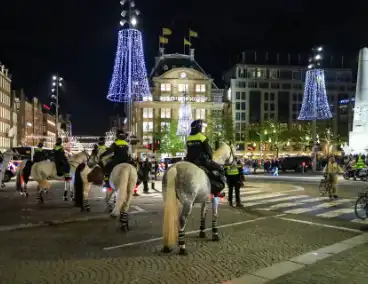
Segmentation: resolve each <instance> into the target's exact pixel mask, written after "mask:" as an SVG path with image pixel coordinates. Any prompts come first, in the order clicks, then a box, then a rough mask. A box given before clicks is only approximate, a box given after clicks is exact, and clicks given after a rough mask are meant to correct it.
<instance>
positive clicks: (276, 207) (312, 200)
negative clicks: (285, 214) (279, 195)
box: [258, 195, 329, 211]
mask: <svg viewBox="0 0 368 284" xmlns="http://www.w3.org/2000/svg"><path fill="white" fill-rule="evenodd" d="M296 196H301V195H296ZM303 196H306V197H308V195H303ZM328 199H329V198H328V197H316V198H310V199H304V200H300V201H296V202H285V203H279V204H275V205H272V206H270V207H266V208H258V210H265V211H271V210H275V209H279V208H286V207H294V206H300V205H304V204H305V203H312V202H318V201H324V200H328Z"/></svg>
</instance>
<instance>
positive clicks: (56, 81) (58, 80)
mask: <svg viewBox="0 0 368 284" xmlns="http://www.w3.org/2000/svg"><path fill="white" fill-rule="evenodd" d="M63 80H64V79H63V78H62V77H60V76H59V74H56V75H54V76H52V90H51V92H52V95H51V98H53V99H55V102H51V105H52V104H53V105H55V124H56V139H57V138H59V88H60V87H62V86H63V84H62V81H63Z"/></svg>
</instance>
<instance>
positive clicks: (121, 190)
mask: <svg viewBox="0 0 368 284" xmlns="http://www.w3.org/2000/svg"><path fill="white" fill-rule="evenodd" d="M119 167H120V168H119V171H120V174H119V180H118V183H117V185H116V186H115V191H117V192H118V196H117V198H116V203H115V208H114V210H113V211H112V212H111V215H112V216H119V214H120V212H121V209H122V207H123V204H124V203H127V200H128V196H129V195H130V194H129V192H130V190H133V188H131V189H129V184H130V179H131V175H132V168H131V166H130V165H129V166H127V164H123V165H121V166H119ZM113 173H114V171H113V172H112V173H111V177H112V180H114V177H113ZM134 186H135V184H134Z"/></svg>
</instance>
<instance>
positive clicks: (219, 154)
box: [213, 143, 236, 165]
mask: <svg viewBox="0 0 368 284" xmlns="http://www.w3.org/2000/svg"><path fill="white" fill-rule="evenodd" d="M235 153H236V149H235V147H234V146H233V145H228V144H226V143H222V144H221V146H220V148H218V149H217V150H216V151H215V153H213V160H214V161H215V162H216V163H218V164H220V165H224V164H232V163H233V162H234V161H235Z"/></svg>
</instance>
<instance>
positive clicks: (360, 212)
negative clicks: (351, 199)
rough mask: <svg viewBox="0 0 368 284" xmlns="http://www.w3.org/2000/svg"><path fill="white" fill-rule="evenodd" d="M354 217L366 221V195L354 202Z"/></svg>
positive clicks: (367, 211) (367, 210) (367, 200)
mask: <svg viewBox="0 0 368 284" xmlns="http://www.w3.org/2000/svg"><path fill="white" fill-rule="evenodd" d="M354 211H355V215H356V216H357V217H358V218H359V219H362V220H365V219H367V217H368V216H367V214H368V197H367V196H366V195H362V196H359V197H358V198H357V201H356V202H355V207H354Z"/></svg>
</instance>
